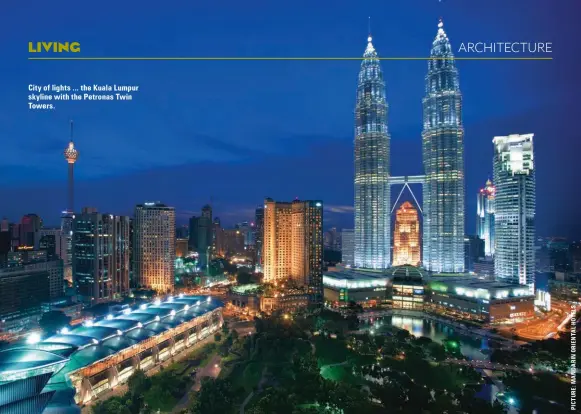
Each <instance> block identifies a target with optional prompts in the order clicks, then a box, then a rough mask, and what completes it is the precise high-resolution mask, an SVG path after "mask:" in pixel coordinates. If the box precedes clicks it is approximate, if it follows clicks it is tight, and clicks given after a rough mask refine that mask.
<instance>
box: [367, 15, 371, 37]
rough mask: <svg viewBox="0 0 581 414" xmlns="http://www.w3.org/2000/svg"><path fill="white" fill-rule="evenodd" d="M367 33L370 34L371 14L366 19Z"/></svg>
mask: <svg viewBox="0 0 581 414" xmlns="http://www.w3.org/2000/svg"><path fill="white" fill-rule="evenodd" d="M367 33H368V34H369V36H371V16H369V17H368V21H367Z"/></svg>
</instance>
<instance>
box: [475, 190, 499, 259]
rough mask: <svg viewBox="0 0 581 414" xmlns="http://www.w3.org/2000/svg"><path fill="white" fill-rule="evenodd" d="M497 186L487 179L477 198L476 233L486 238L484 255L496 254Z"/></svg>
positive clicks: (483, 238)
mask: <svg viewBox="0 0 581 414" xmlns="http://www.w3.org/2000/svg"><path fill="white" fill-rule="evenodd" d="M495 195H496V188H495V187H494V186H493V185H492V181H490V180H487V181H486V185H485V186H484V188H481V189H480V191H478V198H477V200H476V235H477V236H478V237H480V238H481V239H482V240H484V255H485V256H494V245H495V241H494V211H495V199H494V198H495Z"/></svg>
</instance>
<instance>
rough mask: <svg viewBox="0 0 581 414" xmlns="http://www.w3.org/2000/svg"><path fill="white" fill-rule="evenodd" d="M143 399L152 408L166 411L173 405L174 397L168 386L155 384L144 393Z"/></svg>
mask: <svg viewBox="0 0 581 414" xmlns="http://www.w3.org/2000/svg"><path fill="white" fill-rule="evenodd" d="M143 401H145V403H146V404H147V406H148V407H149V408H152V409H153V410H161V411H166V410H168V409H171V408H172V407H173V404H174V402H175V399H174V397H173V396H172V394H171V392H170V391H169V389H168V388H166V387H165V386H163V385H162V384H155V385H154V386H152V387H151V388H150V389H149V390H148V391H147V392H146V393H145V395H144V396H143Z"/></svg>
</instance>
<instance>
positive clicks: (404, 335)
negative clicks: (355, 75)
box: [395, 329, 410, 341]
mask: <svg viewBox="0 0 581 414" xmlns="http://www.w3.org/2000/svg"><path fill="white" fill-rule="evenodd" d="M395 337H396V338H397V339H398V340H399V341H405V340H406V339H408V338H409V337H410V331H408V330H407V329H400V330H398V331H397V332H396V334H395Z"/></svg>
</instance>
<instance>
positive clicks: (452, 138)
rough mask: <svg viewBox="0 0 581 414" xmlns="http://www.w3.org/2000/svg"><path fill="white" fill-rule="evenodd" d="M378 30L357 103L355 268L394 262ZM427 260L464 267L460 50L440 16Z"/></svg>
mask: <svg viewBox="0 0 581 414" xmlns="http://www.w3.org/2000/svg"><path fill="white" fill-rule="evenodd" d="M377 57H378V55H377V52H376V50H375V48H374V46H373V43H372V36H371V28H369V35H368V38H367V48H366V49H365V52H364V54H363V58H364V59H363V61H362V63H361V69H360V71H359V78H358V87H357V99H356V105H355V142H354V147H355V266H356V267H359V268H365V269H376V270H380V269H386V268H388V267H390V266H391V236H392V235H391V211H392V209H391V188H390V187H391V182H390V175H391V173H390V155H391V154H390V139H391V138H390V134H389V130H388V111H389V105H388V103H387V99H386V96H385V81H384V78H383V73H382V70H381V66H380V62H379V59H378V58H377ZM423 107H424V110H423V115H424V116H423V125H424V130H423V132H422V142H423V164H424V175H423V176H421V181H422V183H423V195H424V197H423V209H422V210H423V214H424V217H423V261H422V263H423V266H424V267H425V268H426V269H427V270H429V271H433V272H452V273H458V272H463V271H464V159H463V136H464V131H463V127H462V122H461V118H462V117H461V110H462V96H461V94H460V90H459V86H458V73H457V70H456V67H455V63H454V59H453V54H452V49H451V46H450V43H449V41H448V37H447V35H446V33H445V31H444V24H443V22H442V20H441V19H440V21H439V23H438V31H437V34H436V37H435V39H434V41H433V44H432V50H431V54H430V58H429V59H428V75H427V77H426V95H425V97H424V99H423Z"/></svg>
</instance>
